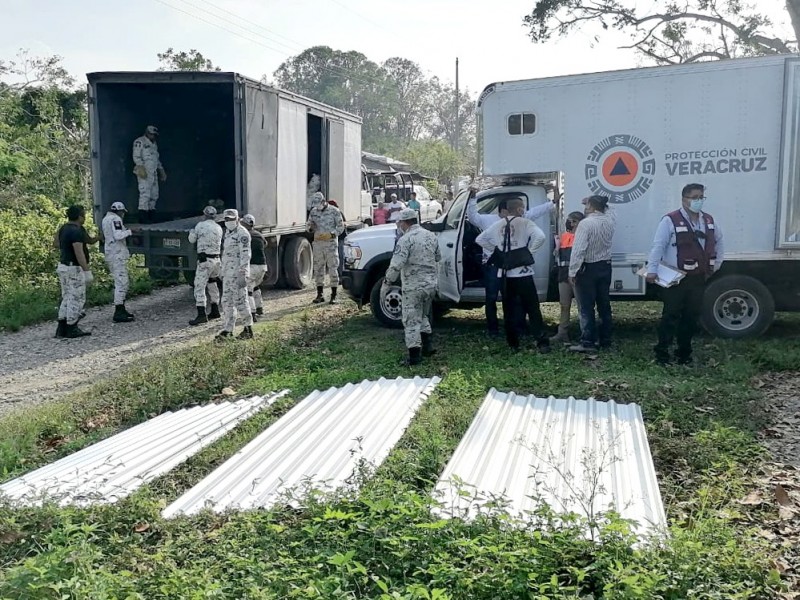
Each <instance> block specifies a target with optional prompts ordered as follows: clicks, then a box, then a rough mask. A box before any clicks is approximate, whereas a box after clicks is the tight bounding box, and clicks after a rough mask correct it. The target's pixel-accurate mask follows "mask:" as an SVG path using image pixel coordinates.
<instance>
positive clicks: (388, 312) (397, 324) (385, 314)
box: [369, 277, 403, 329]
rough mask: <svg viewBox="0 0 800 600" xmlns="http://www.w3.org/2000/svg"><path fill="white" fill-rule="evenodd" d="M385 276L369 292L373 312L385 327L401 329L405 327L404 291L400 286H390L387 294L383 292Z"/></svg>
mask: <svg viewBox="0 0 800 600" xmlns="http://www.w3.org/2000/svg"><path fill="white" fill-rule="evenodd" d="M382 283H383V277H381V278H379V279H378V280H377V281H376V282H375V283H374V284H373V285H372V291H371V292H370V294H369V304H370V308H372V314H373V315H374V316H375V318H376V319H378V321H379V322H380V324H381V325H383V326H384V327H391V328H392V329H400V328H402V327H403V321H402V318H403V292H402V290H401V289H400V287H399V286H396V285H393V286H390V287H389V289H388V291H387V293H386V294H381V284H382Z"/></svg>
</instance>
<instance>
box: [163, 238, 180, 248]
mask: <svg viewBox="0 0 800 600" xmlns="http://www.w3.org/2000/svg"><path fill="white" fill-rule="evenodd" d="M162 245H163V246H164V248H180V247H181V240H180V238H164V242H163V244H162Z"/></svg>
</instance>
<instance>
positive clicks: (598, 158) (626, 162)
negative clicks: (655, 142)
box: [585, 134, 656, 204]
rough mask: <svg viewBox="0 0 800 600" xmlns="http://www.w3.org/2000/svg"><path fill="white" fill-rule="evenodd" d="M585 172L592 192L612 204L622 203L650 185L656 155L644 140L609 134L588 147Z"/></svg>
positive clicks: (641, 192)
mask: <svg viewBox="0 0 800 600" xmlns="http://www.w3.org/2000/svg"><path fill="white" fill-rule="evenodd" d="M585 175H586V183H587V184H588V186H589V189H590V190H591V191H592V193H593V194H599V195H602V196H608V197H609V199H610V201H611V203H612V204H626V203H628V202H633V201H634V200H637V199H638V198H641V197H642V196H643V195H644V193H645V192H646V191H647V190H648V189H650V186H651V185H652V184H653V178H654V177H655V175H656V159H655V156H654V155H653V150H652V149H651V148H650V146H649V145H648V144H647V142H645V141H644V140H642V139H640V138H638V137H636V136H633V135H628V134H620V135H612V136H609V137H607V138H606V139H604V140H603V141H602V142H600V143H599V144H597V145H596V146H595V147H594V148H592V151H591V152H590V153H589V156H587V157H586V166H585Z"/></svg>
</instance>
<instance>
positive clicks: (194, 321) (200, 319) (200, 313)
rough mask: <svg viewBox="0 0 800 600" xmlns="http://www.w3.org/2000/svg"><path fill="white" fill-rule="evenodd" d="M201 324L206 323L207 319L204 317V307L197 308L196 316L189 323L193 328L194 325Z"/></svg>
mask: <svg viewBox="0 0 800 600" xmlns="http://www.w3.org/2000/svg"><path fill="white" fill-rule="evenodd" d="M203 323H208V317H207V316H206V307H205V306H198V307H197V316H196V317H195V318H194V319H192V320H191V321H189V325H191V326H192V327H194V326H195V325H202V324H203Z"/></svg>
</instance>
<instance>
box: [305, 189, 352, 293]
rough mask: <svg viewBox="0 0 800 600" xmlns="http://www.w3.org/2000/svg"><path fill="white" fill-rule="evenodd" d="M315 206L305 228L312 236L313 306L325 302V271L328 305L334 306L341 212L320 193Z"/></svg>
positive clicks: (341, 227)
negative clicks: (328, 289) (328, 291)
mask: <svg viewBox="0 0 800 600" xmlns="http://www.w3.org/2000/svg"><path fill="white" fill-rule="evenodd" d="M316 199H317V204H316V206H315V207H314V208H312V209H311V213H310V214H309V215H308V223H307V227H308V229H309V231H311V232H313V234H314V244H313V249H314V281H315V282H316V284H317V297H316V298H314V301H313V303H314V304H320V303H322V302H325V298H323V297H322V288H323V284H324V282H325V270H326V269H327V271H328V277H329V278H330V284H331V300H330V304H336V290H337V288H338V287H339V243H338V240H339V236H340V235H342V233H344V220H343V219H342V213H341V211H340V210H339V209H338V208H336V207H335V206H331V205H330V204H328V202H327V201H326V200H325V196H323V195H322V194H321V193H320V192H317V194H316Z"/></svg>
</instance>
